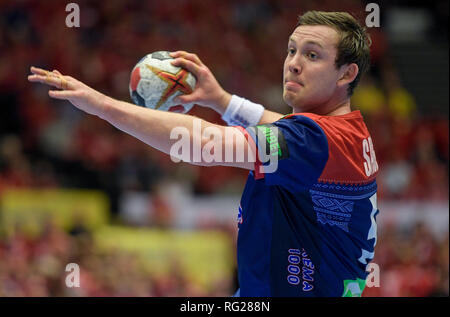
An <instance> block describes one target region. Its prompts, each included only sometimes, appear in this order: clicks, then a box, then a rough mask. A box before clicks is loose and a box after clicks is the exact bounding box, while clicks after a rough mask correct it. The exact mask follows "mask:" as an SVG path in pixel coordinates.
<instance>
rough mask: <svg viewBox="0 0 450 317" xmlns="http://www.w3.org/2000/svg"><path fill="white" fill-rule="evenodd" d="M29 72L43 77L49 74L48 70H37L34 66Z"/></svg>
mask: <svg viewBox="0 0 450 317" xmlns="http://www.w3.org/2000/svg"><path fill="white" fill-rule="evenodd" d="M30 70H31V72H32V73H33V74H37V75H43V76H45V75H47V74H49V73H50V72H49V71H48V70H45V69H42V68H39V67H34V66H31V67H30Z"/></svg>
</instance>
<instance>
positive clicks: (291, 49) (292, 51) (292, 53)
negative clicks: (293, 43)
mask: <svg viewBox="0 0 450 317" xmlns="http://www.w3.org/2000/svg"><path fill="white" fill-rule="evenodd" d="M287 53H288V54H289V55H294V54H295V48H288V49H287Z"/></svg>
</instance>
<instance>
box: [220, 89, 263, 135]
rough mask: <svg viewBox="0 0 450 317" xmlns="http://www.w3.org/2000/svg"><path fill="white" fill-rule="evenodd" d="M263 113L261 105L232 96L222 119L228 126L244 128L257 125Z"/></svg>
mask: <svg viewBox="0 0 450 317" xmlns="http://www.w3.org/2000/svg"><path fill="white" fill-rule="evenodd" d="M263 112H264V107H263V106H262V105H260V104H257V103H253V102H251V101H249V100H247V99H244V98H241V97H238V96H236V95H232V96H231V100H230V103H229V104H228V107H227V110H226V111H225V113H224V114H223V115H222V119H223V120H224V121H225V122H226V123H228V125H239V126H242V127H244V128H246V127H249V126H255V125H257V124H258V123H259V120H261V117H262V115H263Z"/></svg>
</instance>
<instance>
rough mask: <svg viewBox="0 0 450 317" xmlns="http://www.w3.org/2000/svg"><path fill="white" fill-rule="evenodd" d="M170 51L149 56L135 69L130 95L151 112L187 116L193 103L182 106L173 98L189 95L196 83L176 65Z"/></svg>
mask: <svg viewBox="0 0 450 317" xmlns="http://www.w3.org/2000/svg"><path fill="white" fill-rule="evenodd" d="M172 60H173V58H172V57H171V56H170V55H169V52H167V51H159V52H154V53H151V54H148V55H146V56H145V57H143V58H142V59H141V60H140V61H139V62H138V63H137V64H136V66H134V68H133V70H132V72H131V78H130V85H129V89H130V95H131V99H132V100H133V102H134V103H135V104H136V105H139V106H143V107H147V108H150V109H156V110H162V111H171V112H180V113H186V112H188V111H189V110H191V108H192V107H193V106H194V104H184V105H180V104H179V103H176V102H175V101H174V100H173V99H174V98H175V97H177V96H179V95H182V94H190V93H191V92H192V91H193V90H194V88H195V84H196V79H195V77H194V76H193V75H192V74H191V73H190V72H188V71H187V70H185V69H183V68H180V67H177V66H173V65H172V64H171V63H170V62H171V61H172Z"/></svg>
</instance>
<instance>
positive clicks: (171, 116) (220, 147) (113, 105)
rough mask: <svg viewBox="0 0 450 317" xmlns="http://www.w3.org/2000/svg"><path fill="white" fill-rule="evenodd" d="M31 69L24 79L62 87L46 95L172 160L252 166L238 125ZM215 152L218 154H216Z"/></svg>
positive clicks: (54, 73)
mask: <svg viewBox="0 0 450 317" xmlns="http://www.w3.org/2000/svg"><path fill="white" fill-rule="evenodd" d="M31 72H32V73H33V74H32V75H30V76H28V80H29V81H31V82H39V83H43V84H47V85H49V86H52V87H56V88H59V89H62V90H50V91H49V96H50V97H52V98H55V99H63V100H68V101H70V102H71V103H72V104H73V105H74V106H75V107H77V108H78V109H80V110H83V111H84V112H86V113H88V114H92V115H96V116H98V117H100V118H101V119H104V120H106V121H108V122H109V123H111V124H112V125H113V126H115V127H116V128H118V129H120V130H122V131H124V132H126V133H128V134H130V135H132V136H134V137H136V138H137V139H139V140H141V141H143V142H145V143H146V144H148V145H150V146H151V147H153V148H155V149H157V150H159V151H162V152H164V153H166V154H169V155H171V157H172V159H173V158H176V159H181V160H183V161H186V162H189V163H192V164H196V165H204V166H209V165H224V166H234V167H239V168H245V169H249V170H251V169H253V166H254V152H253V151H254V150H253V149H251V147H249V145H248V142H247V140H246V138H245V137H244V135H243V134H242V133H241V132H240V131H239V129H238V128H235V127H225V126H220V125H216V124H213V123H210V122H207V121H205V120H201V119H199V118H196V117H194V116H190V115H185V114H179V113H171V112H164V111H158V110H152V109H148V108H144V107H140V106H136V105H133V104H130V103H127V102H123V101H118V100H116V99H113V98H111V97H108V96H106V95H104V94H102V93H100V92H98V91H96V90H94V89H92V88H91V87H89V86H87V85H85V84H84V83H82V82H81V81H79V80H76V79H75V78H73V77H70V76H63V75H62V74H61V73H59V72H58V71H53V72H49V71H46V70H43V69H40V68H35V67H31ZM230 136H234V138H233V137H231V138H230ZM218 152H221V153H220V154H223V155H220V156H221V158H220V159H219V156H218V154H219V153H218ZM226 153H228V154H229V155H228V158H226V157H225V154H226ZM230 153H231V155H230ZM214 155H216V156H214ZM211 158H215V159H211Z"/></svg>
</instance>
